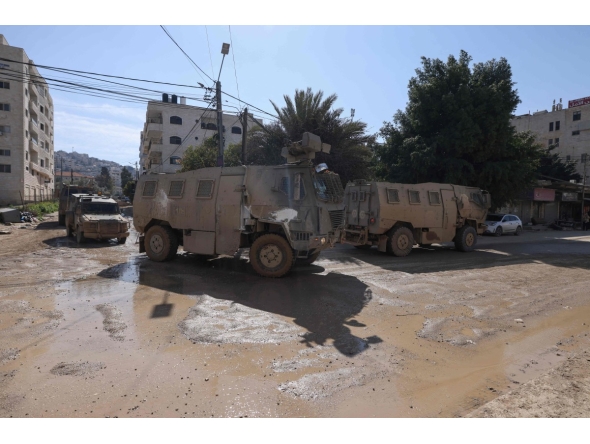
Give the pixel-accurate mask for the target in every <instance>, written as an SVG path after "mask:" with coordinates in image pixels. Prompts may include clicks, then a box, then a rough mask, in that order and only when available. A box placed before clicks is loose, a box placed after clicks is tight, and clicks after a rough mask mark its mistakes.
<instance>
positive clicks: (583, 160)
mask: <svg viewBox="0 0 590 444" xmlns="http://www.w3.org/2000/svg"><path fill="white" fill-rule="evenodd" d="M587 156H588V155H587V154H586V153H584V154H582V159H581V161H582V163H586V157H587Z"/></svg>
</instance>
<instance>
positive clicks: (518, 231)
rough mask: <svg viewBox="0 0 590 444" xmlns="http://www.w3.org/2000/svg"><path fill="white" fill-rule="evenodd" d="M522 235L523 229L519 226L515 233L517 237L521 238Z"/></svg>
mask: <svg viewBox="0 0 590 444" xmlns="http://www.w3.org/2000/svg"><path fill="white" fill-rule="evenodd" d="M521 234H522V227H521V226H520V225H519V226H518V227H516V231H515V232H514V235H515V236H520V235H521Z"/></svg>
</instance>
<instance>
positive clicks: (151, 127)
mask: <svg viewBox="0 0 590 444" xmlns="http://www.w3.org/2000/svg"><path fill="white" fill-rule="evenodd" d="M145 123H146V136H147V137H148V138H154V137H155V138H158V139H159V138H161V137H162V132H163V124H162V115H161V114H160V115H156V116H149V117H148V118H147V119H146V122H145Z"/></svg>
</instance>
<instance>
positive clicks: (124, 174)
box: [121, 167, 133, 188]
mask: <svg viewBox="0 0 590 444" xmlns="http://www.w3.org/2000/svg"><path fill="white" fill-rule="evenodd" d="M130 180H133V176H132V175H131V173H130V172H129V170H128V169H127V167H123V169H122V170H121V188H125V185H127V182H129V181H130Z"/></svg>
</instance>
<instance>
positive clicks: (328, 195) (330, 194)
mask: <svg viewBox="0 0 590 444" xmlns="http://www.w3.org/2000/svg"><path fill="white" fill-rule="evenodd" d="M314 186H315V188H316V192H317V196H318V198H319V199H321V200H325V201H328V202H341V201H342V198H343V197H344V188H342V182H341V181H340V176H339V175H338V174H334V173H323V174H318V175H316V176H315V179H314Z"/></svg>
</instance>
